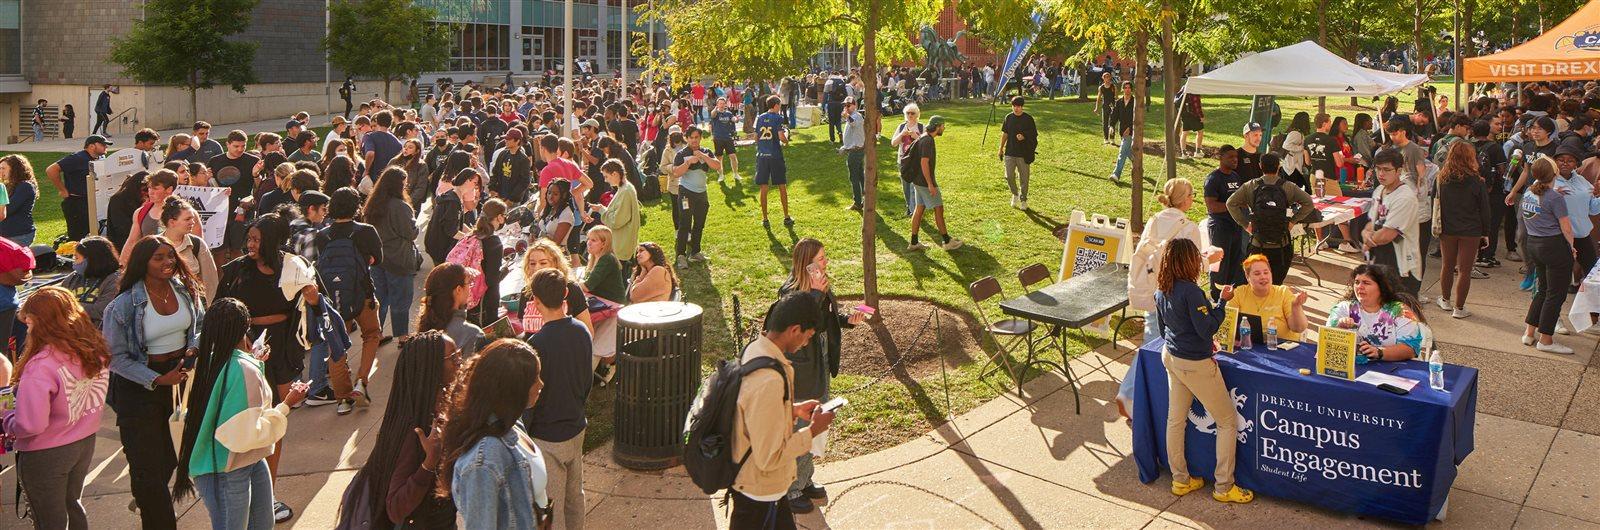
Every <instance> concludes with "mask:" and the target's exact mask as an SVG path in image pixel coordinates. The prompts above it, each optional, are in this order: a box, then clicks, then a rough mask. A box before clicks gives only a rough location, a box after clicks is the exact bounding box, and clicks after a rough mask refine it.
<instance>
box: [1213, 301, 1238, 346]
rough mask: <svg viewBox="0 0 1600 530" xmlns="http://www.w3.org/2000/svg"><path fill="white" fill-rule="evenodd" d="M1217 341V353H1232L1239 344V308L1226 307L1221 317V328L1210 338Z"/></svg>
mask: <svg viewBox="0 0 1600 530" xmlns="http://www.w3.org/2000/svg"><path fill="white" fill-rule="evenodd" d="M1212 339H1213V340H1215V341H1217V351H1223V352H1228V353H1233V351H1234V350H1235V349H1237V348H1235V347H1234V345H1236V344H1238V343H1239V308H1237V307H1234V306H1228V309H1227V311H1226V313H1225V314H1224V315H1223V316H1222V326H1221V327H1218V328H1217V334H1216V335H1214V336H1212Z"/></svg>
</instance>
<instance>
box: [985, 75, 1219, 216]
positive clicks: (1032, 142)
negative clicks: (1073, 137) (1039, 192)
mask: <svg viewBox="0 0 1600 530" xmlns="http://www.w3.org/2000/svg"><path fill="white" fill-rule="evenodd" d="M1025 102H1026V101H1025V100H1024V99H1023V98H1022V96H1016V97H1013V98H1011V114H1007V115H1006V119H1005V122H1004V123H1003V124H1001V126H1000V161H1001V162H1003V163H1004V164H1005V168H1006V186H1007V187H1009V188H1011V207H1012V208H1016V209H1019V210H1026V209H1028V174H1029V173H1030V171H1029V168H1030V166H1032V165H1033V157H1034V154H1035V153H1036V152H1037V151H1038V150H1039V128H1038V126H1037V125H1035V124H1034V122H1033V115H1032V114H1028V113H1026V112H1023V111H1022V106H1023V104H1024V103H1025ZM1184 134H1185V135H1187V134H1188V133H1187V132H1185V133H1184ZM1197 144H1198V142H1197ZM1180 146H1181V144H1180ZM1019 180H1020V183H1021V186H1020V187H1019V186H1018V181H1019Z"/></svg>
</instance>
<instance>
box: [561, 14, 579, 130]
mask: <svg viewBox="0 0 1600 530" xmlns="http://www.w3.org/2000/svg"><path fill="white" fill-rule="evenodd" d="M563 18H565V19H566V20H565V21H564V22H563V23H562V24H563V27H562V37H561V48H562V49H561V54H562V56H563V57H564V59H562V60H563V61H564V63H563V64H564V66H562V67H561V68H562V71H561V98H562V103H561V105H562V106H561V113H562V114H563V115H565V116H566V119H565V120H563V121H565V122H566V123H565V124H564V125H563V127H562V130H563V132H565V133H566V134H567V136H572V130H573V129H575V128H576V126H577V119H578V117H577V115H575V114H573V113H572V75H573V74H574V73H576V72H574V71H573V70H575V69H574V68H573V65H572V0H567V10H566V13H565V15H563Z"/></svg>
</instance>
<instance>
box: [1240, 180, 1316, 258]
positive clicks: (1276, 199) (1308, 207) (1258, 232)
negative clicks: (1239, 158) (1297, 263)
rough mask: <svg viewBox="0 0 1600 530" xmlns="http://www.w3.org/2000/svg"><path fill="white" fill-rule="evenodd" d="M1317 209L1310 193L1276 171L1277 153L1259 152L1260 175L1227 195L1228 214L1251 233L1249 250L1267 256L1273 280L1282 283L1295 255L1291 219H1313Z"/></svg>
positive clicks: (1297, 220)
mask: <svg viewBox="0 0 1600 530" xmlns="http://www.w3.org/2000/svg"><path fill="white" fill-rule="evenodd" d="M1316 213H1317V208H1316V204H1315V203H1313V202H1312V200H1311V195H1310V194H1308V193H1306V191H1305V190H1303V189H1300V187H1299V186H1296V185H1295V184H1294V183H1293V182H1289V181H1288V180H1287V179H1284V178H1282V177H1281V176H1279V175H1278V155H1274V154H1272V153H1267V154H1264V155H1261V176H1260V177H1257V178H1255V179H1252V180H1250V181H1249V182H1246V183H1244V185H1243V186H1240V187H1239V191H1236V192H1234V193H1233V196H1231V197H1228V215H1229V216H1230V217H1232V218H1233V221H1234V222H1235V223H1238V224H1239V226H1242V227H1244V229H1245V231H1246V232H1248V233H1249V234H1250V246H1249V249H1248V250H1247V251H1246V253H1245V254H1246V255H1249V254H1261V255H1264V256H1266V257H1267V264H1268V265H1270V266H1271V268H1272V284H1273V285H1282V284H1283V280H1284V278H1287V277H1288V276H1289V261H1290V259H1292V258H1293V257H1294V245H1293V242H1294V241H1293V239H1292V238H1290V236H1289V225H1290V223H1300V222H1305V221H1307V220H1311V219H1312V217H1311V216H1312V215H1314V214H1316Z"/></svg>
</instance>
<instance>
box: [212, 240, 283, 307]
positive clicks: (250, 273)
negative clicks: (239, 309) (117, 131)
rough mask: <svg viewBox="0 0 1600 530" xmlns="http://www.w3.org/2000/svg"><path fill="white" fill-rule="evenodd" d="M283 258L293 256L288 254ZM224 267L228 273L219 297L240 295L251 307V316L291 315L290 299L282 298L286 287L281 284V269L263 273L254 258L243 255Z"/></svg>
mask: <svg viewBox="0 0 1600 530" xmlns="http://www.w3.org/2000/svg"><path fill="white" fill-rule="evenodd" d="M284 259H293V258H290V257H288V255H285V256H284ZM223 270H224V271H226V272H227V273H228V274H224V276H223V278H222V286H221V287H219V288H218V289H217V290H218V291H219V292H218V293H217V298H218V299H222V298H237V299H238V300H239V301H240V302H243V303H244V306H245V307H248V308H250V316H252V317H262V316H268V315H287V314H289V309H290V306H289V299H287V298H284V297H283V289H280V288H279V287H278V277H279V276H281V275H282V274H283V270H282V269H281V268H280V269H279V270H277V271H274V272H273V273H272V274H264V273H262V272H261V269H260V268H259V267H257V266H256V261H255V260H254V259H251V258H250V256H243V257H240V258H237V259H234V260H233V261H232V262H229V263H228V265H227V266H225V267H223ZM235 278H237V279H235ZM230 287H231V288H230Z"/></svg>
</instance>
